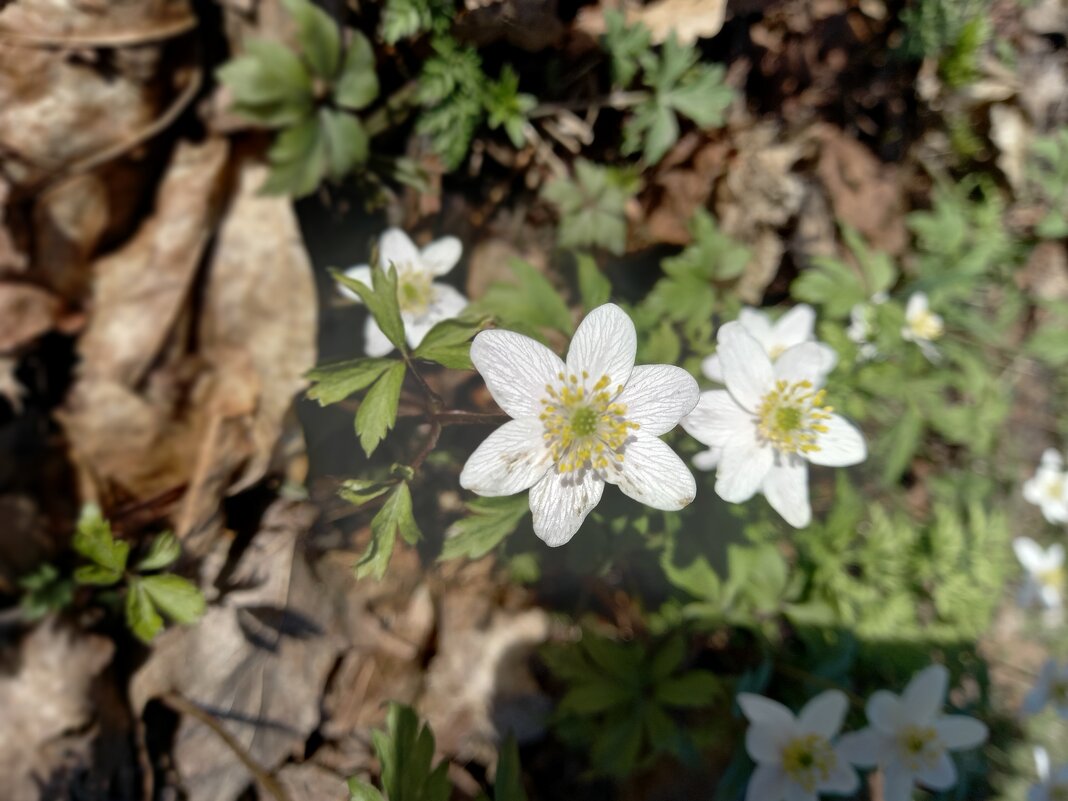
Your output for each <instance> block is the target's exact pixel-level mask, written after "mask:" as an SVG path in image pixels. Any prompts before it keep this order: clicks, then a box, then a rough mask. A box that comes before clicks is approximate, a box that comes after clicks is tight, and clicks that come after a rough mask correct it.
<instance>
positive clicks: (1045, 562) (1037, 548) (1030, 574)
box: [1012, 537, 1065, 609]
mask: <svg viewBox="0 0 1068 801" xmlns="http://www.w3.org/2000/svg"><path fill="white" fill-rule="evenodd" d="M1012 549H1013V550H1014V551H1015V552H1016V558H1017V559H1019V560H1020V564H1021V565H1022V566H1023V569H1024V570H1025V571H1026V572H1027V575H1026V576H1025V578H1024V583H1023V586H1022V587H1021V588H1020V596H1019V599H1018V601H1019V604H1020V606H1023V607H1028V606H1031V605H1032V604H1034V603H1035V602H1036V601H1037V602H1038V603H1039V604H1040V605H1041V606H1043V607H1045V608H1046V609H1060V608H1061V602H1062V601H1061V593H1062V592H1063V590H1064V581H1065V572H1064V546H1063V545H1061V544H1060V543H1056V544H1054V545H1051V546H1049V548H1043V547H1042V546H1041V545H1039V544H1038V543H1037V542H1035V541H1034V540H1033V539H1031V538H1030V537H1017V538H1016V539H1015V540H1014V541H1013V543H1012Z"/></svg>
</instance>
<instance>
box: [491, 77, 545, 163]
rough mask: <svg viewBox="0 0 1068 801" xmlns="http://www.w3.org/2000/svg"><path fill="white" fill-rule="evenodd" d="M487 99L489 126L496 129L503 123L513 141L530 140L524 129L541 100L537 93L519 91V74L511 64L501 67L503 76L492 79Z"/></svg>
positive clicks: (513, 143) (517, 143) (515, 143)
mask: <svg viewBox="0 0 1068 801" xmlns="http://www.w3.org/2000/svg"><path fill="white" fill-rule="evenodd" d="M484 102H485V106H486V114H487V115H488V116H489V120H488V122H489V127H490V128H491V129H492V130H497V129H498V128H501V127H503V128H504V131H505V133H507V134H508V138H509V139H510V140H511V142H512V145H513V146H514V147H516V148H521V147H523V145H525V144H526V141H527V136H526V133H525V132H524V127H525V126H526V123H527V116H528V115H529V114H530V112H531V111H532V110H533V109H534V107H535V106H536V105H538V101H537V98H535V97H534V96H533V95H527V94H523V93H521V92H520V91H519V76H518V75H517V74H516V71H515V70H514V69H512V67H511V65H507V64H506V65H505V66H504V67H503V68H502V69H501V74H500V77H499V78H498V79H497V80H496V81H490V82H489V84H488V86H487V87H486V94H485V100H484Z"/></svg>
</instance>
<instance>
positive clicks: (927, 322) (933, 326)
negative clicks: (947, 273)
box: [901, 292, 945, 361]
mask: <svg viewBox="0 0 1068 801" xmlns="http://www.w3.org/2000/svg"><path fill="white" fill-rule="evenodd" d="M944 333H945V324H944V323H943V321H942V318H941V317H940V316H939V315H937V314H935V313H934V312H932V311H931V309H930V307H929V305H928V303H927V295H925V294H924V293H923V292H914V293H913V294H912V295H911V296H910V297H909V300H908V303H907V304H906V306H905V326H904V327H903V328H902V329H901V337H902V339H905V340H907V341H909V342H915V343H916V344H917V345H918V346H919V348H920V350H921V351H923V355H924V356H926V357H927V358H928V359H929V360H931V361H938V359H939V358H941V354H939V352H938V349H937V348H936V347H935V346H934V344H933V343H934V342H935V341H936V340H938V339H941V338H942V334H944Z"/></svg>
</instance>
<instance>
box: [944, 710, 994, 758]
mask: <svg viewBox="0 0 1068 801" xmlns="http://www.w3.org/2000/svg"><path fill="white" fill-rule="evenodd" d="M934 727H935V731H937V732H938V739H939V740H941V741H942V744H943V745H944V746H945V747H946V748H948V749H950V750H951V751H962V750H965V749H968V748H975V747H976V746H979V745H982V744H983V743H984V742H986V738H987V736H988V735H989V734H990V730H989V729H987V727H986V724H985V723H983V722H981V721H978V720H976V719H975V718H969V717H967V716H965V715H945V716H944V717H941V718H939V719H937V720H936V721H935V724H934Z"/></svg>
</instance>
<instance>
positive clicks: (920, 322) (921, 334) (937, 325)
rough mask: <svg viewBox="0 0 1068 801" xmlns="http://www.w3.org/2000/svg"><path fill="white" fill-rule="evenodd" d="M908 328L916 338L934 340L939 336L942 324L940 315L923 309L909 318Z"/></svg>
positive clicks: (942, 328) (942, 327)
mask: <svg viewBox="0 0 1068 801" xmlns="http://www.w3.org/2000/svg"><path fill="white" fill-rule="evenodd" d="M909 330H910V331H912V335H913V336H915V337H916V338H917V339H926V340H928V341H934V340H936V339H940V338H941V336H942V332H943V330H944V326H943V324H942V318H941V317H939V316H938V315H936V314H932V313H931V312H929V311H926V310H925V311H922V312H920V313H919V314H917V315H916V316H915V317H913V318H912V319H911V320H909Z"/></svg>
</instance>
